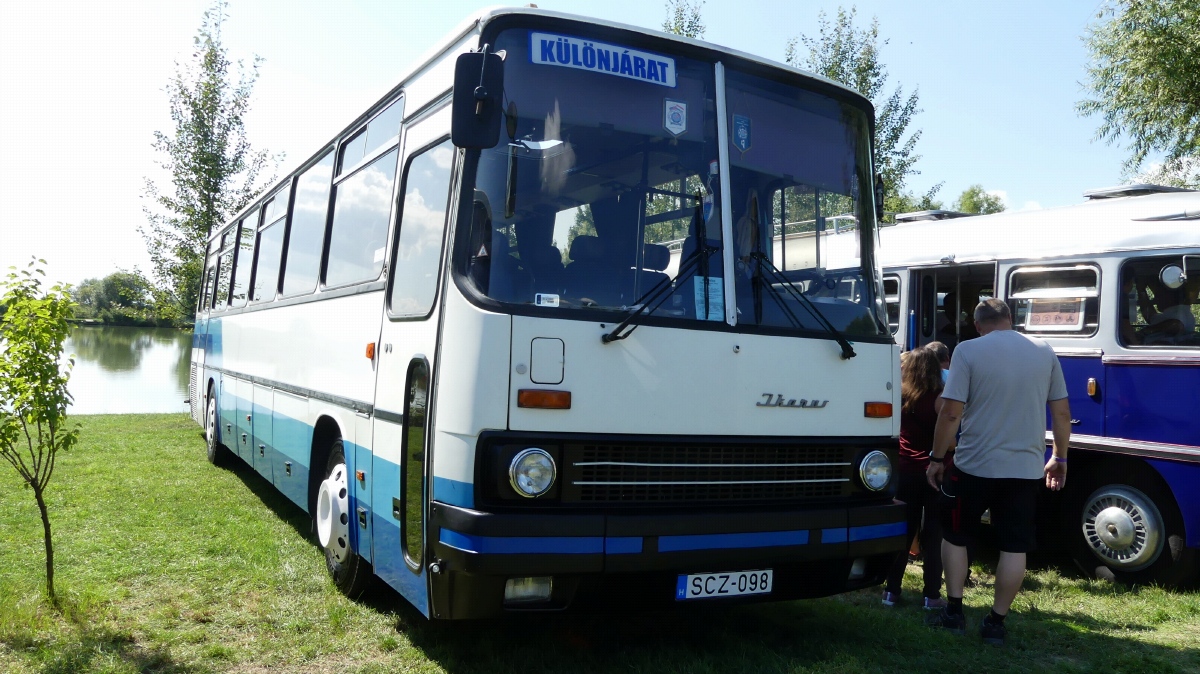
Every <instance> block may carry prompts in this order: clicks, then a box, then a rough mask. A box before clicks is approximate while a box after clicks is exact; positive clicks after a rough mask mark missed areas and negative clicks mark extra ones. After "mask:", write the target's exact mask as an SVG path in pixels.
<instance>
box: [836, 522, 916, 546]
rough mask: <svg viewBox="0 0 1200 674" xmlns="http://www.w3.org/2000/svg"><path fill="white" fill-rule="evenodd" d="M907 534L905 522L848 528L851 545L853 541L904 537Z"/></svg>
mask: <svg viewBox="0 0 1200 674" xmlns="http://www.w3.org/2000/svg"><path fill="white" fill-rule="evenodd" d="M907 533H908V524H907V523H905V522H891V523H889V524H869V525H866V526H861V527H850V542H851V543H853V542H855V541H869V540H873V539H876V538H890V537H892V536H904V535H905V534H907Z"/></svg>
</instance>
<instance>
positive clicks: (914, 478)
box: [885, 462, 942, 599]
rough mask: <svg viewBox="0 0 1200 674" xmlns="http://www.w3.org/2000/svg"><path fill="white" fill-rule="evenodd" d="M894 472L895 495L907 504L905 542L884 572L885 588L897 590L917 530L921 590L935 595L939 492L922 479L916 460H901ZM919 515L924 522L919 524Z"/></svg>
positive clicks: (939, 566) (939, 544)
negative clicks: (921, 557)
mask: <svg viewBox="0 0 1200 674" xmlns="http://www.w3.org/2000/svg"><path fill="white" fill-rule="evenodd" d="M897 476H898V477H899V479H900V483H899V485H898V488H897V491H896V498H898V499H900V500H901V501H904V503H905V504H907V508H906V514H907V518H906V519H907V520H908V545H907V546H906V547H905V548H904V552H903V553H901V554H900V555H899V556H898V557H896V562H895V563H894V564H893V565H892V569H891V571H890V572H888V577H887V585H886V586H885V587H886V589H887V591H888V592H895V593H897V594H899V593H900V581H901V579H903V578H904V569H905V567H907V566H908V550H909V548H911V547H912V542H913V538H915V537H916V535H917V532H918V531H920V532H921V550H922V551H923V552H924V562H923V568H924V571H925V589H924V591H923V593H922V594H924V596H926V597H929V598H930V599H936V598H937V597H939V596H941V594H942V517H941V509H940V506H939V496H940V494H939V493H938V492H937V491H935V490H934V489H932V488H931V487H930V486H929V483H928V482H927V481H926V480H925V468H924V466H921V465H920V464H910V463H907V462H901V463H900V465H899V470H898V471H897ZM922 515H923V516H924V526H922V522H921V520H922Z"/></svg>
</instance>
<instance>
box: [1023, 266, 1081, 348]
mask: <svg viewBox="0 0 1200 674" xmlns="http://www.w3.org/2000/svg"><path fill="white" fill-rule="evenodd" d="M1008 305H1009V307H1010V308H1011V309H1012V312H1013V328H1014V329H1016V330H1018V331H1020V332H1025V333H1029V334H1035V335H1045V336H1051V337H1068V336H1069V337H1087V336H1091V335H1094V334H1096V330H1097V328H1098V321H1099V315H1100V271H1099V270H1098V269H1097V268H1096V267H1094V266H1092V265H1083V264H1081V265H1070V266H1062V267H1020V268H1017V269H1014V270H1013V271H1012V275H1011V276H1010V277H1009V282H1008Z"/></svg>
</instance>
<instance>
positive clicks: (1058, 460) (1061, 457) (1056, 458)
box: [1050, 454, 1067, 463]
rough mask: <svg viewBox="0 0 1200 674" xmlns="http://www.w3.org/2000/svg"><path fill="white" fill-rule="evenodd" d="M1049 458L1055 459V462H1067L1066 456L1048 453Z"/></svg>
mask: <svg viewBox="0 0 1200 674" xmlns="http://www.w3.org/2000/svg"><path fill="white" fill-rule="evenodd" d="M1050 459H1051V460H1052V461H1057V462H1059V463H1066V462H1067V458H1066V457H1065V456H1054V455H1053V454H1051V455H1050Z"/></svg>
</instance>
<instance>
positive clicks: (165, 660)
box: [2, 625, 210, 674]
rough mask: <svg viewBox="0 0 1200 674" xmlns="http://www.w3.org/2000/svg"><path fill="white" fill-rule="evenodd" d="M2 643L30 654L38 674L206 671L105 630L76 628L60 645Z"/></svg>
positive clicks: (21, 641)
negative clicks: (37, 666) (181, 662)
mask: <svg viewBox="0 0 1200 674" xmlns="http://www.w3.org/2000/svg"><path fill="white" fill-rule="evenodd" d="M2 643H4V645H5V646H7V647H8V648H10V649H12V650H14V651H18V650H19V651H25V652H30V651H32V652H33V653H34V654H35V660H36V661H37V662H38V663H39V665H40V667H39V671H41V672H42V674H76V673H77V672H88V671H112V670H117V671H124V670H126V669H129V668H132V669H133V670H134V671H137V672H156V673H162V674H187V673H190V672H207V671H210V670H208V669H207V668H196V667H194V666H191V665H184V664H180V663H178V662H175V660H174V659H173V658H172V657H171V653H170V649H169V648H167V647H166V646H162V647H159V648H153V649H148V648H145V647H143V646H141V645H139V644H138V643H137V641H136V640H135V639H134V638H133V635H131V634H128V633H126V632H121V631H117V630H113V629H110V628H107V627H89V626H86V625H79V626H78V631H76V632H68V633H66V634H64V636H63V641H59V642H54V641H49V640H37V641H32V640H24V639H20V638H16V639H5V640H4V641H3V642H2ZM118 663H120V664H118ZM122 665H123V666H122Z"/></svg>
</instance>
